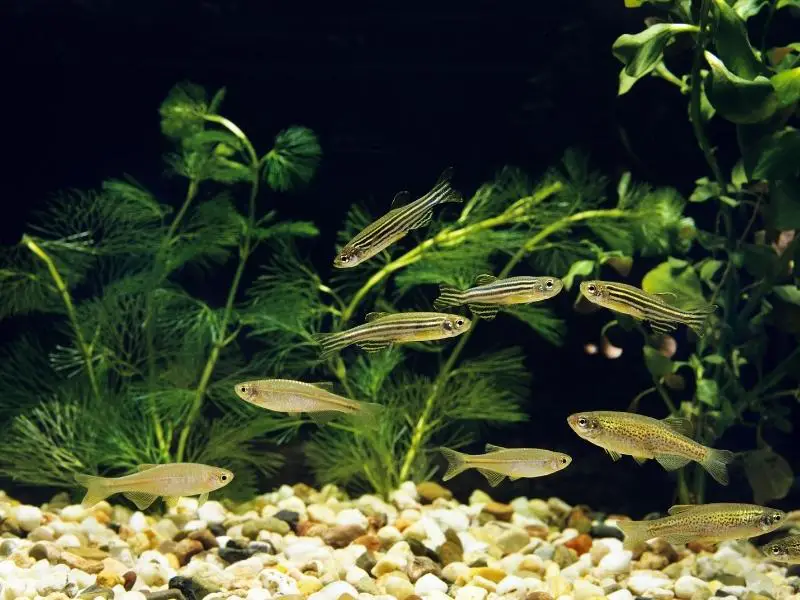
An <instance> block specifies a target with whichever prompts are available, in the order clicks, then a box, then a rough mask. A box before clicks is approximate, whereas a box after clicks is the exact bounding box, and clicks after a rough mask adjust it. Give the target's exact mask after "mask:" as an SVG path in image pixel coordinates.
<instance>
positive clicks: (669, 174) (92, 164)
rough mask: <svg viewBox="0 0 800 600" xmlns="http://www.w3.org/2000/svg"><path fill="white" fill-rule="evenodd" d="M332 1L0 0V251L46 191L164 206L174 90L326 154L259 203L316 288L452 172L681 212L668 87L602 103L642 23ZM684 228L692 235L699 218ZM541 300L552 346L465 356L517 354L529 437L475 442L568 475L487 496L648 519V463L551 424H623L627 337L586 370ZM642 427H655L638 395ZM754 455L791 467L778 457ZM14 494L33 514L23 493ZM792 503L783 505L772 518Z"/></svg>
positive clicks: (683, 180)
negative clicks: (284, 233)
mask: <svg viewBox="0 0 800 600" xmlns="http://www.w3.org/2000/svg"><path fill="white" fill-rule="evenodd" d="M336 4H337V6H336V8H335V10H334V9H333V8H322V9H320V8H319V7H318V6H317V5H316V4H313V3H303V2H295V3H274V2H256V1H252V2H245V1H243V0H227V1H212V0H208V1H196V2H188V1H168V0H160V1H158V2H155V1H151V2H113V1H112V0H106V1H102V0H97V1H92V0H84V1H77V0H73V1H59V2H55V1H52V0H39V1H34V0H18V1H14V0H11V1H9V0H5V2H2V8H0V51H1V52H2V54H0V55H2V57H3V69H2V73H0V75H1V77H2V78H1V79H0V86H1V88H0V89H2V94H1V95H0V103H1V104H0V108H2V113H1V114H2V115H3V132H4V134H5V135H4V139H3V141H4V144H3V146H4V152H3V155H4V160H3V163H2V164H3V176H2V178H0V206H1V207H2V219H0V242H2V243H3V244H5V245H7V244H13V243H16V242H18V241H19V239H20V236H21V234H22V232H23V230H24V227H25V225H26V223H27V222H29V221H30V220H31V218H32V211H34V210H35V209H37V208H41V207H42V206H43V205H44V203H45V202H46V201H47V200H48V198H49V197H50V196H51V195H53V194H54V193H56V192H58V191H61V190H65V189H68V188H78V189H91V188H93V187H96V186H97V185H99V183H100V182H101V181H102V180H103V179H105V178H109V177H119V176H121V175H123V174H124V173H130V174H131V175H133V176H134V177H136V179H138V180H139V181H141V182H142V183H143V184H144V185H145V186H146V187H148V188H149V189H151V190H153V191H155V192H157V193H158V194H159V195H161V197H162V198H163V199H164V200H167V199H169V198H171V199H172V201H173V202H175V201H177V199H178V198H179V196H180V194H181V193H182V191H181V189H180V187H179V186H180V182H178V181H170V180H166V179H164V178H163V177H162V175H163V171H164V163H163V161H162V159H161V156H162V154H163V153H164V152H165V151H167V150H168V148H169V147H168V144H167V142H166V141H165V140H164V139H163V137H162V136H161V133H160V131H159V120H158V113H157V109H158V106H159V104H160V102H161V101H162V100H163V98H164V97H165V95H166V93H167V92H168V90H169V89H170V88H171V87H172V86H173V85H174V84H175V83H177V82H179V81H184V80H188V81H192V82H195V83H198V84H201V85H203V86H205V87H206V88H207V89H209V90H211V91H213V90H215V89H217V88H219V87H221V86H226V87H227V90H228V95H227V98H226V101H225V103H224V105H223V106H224V110H223V112H224V114H225V115H226V116H229V117H230V118H232V119H233V120H234V121H235V122H236V123H238V124H239V125H240V126H242V127H243V128H244V129H245V131H246V132H247V133H248V135H249V136H250V137H251V139H252V140H253V142H254V144H255V145H256V147H257V148H261V149H262V150H263V149H266V148H268V147H269V145H270V144H271V142H272V139H273V137H274V135H275V133H277V132H278V131H279V130H280V129H282V128H284V127H286V126H287V125H292V124H301V125H305V126H308V127H310V128H312V129H313V130H314V131H315V132H316V133H317V134H318V135H319V137H320V142H321V145H322V148H323V151H324V158H323V161H322V164H321V168H320V170H319V172H318V176H317V177H316V179H315V181H314V183H313V185H312V186H311V189H310V190H308V191H307V192H306V193H304V194H302V195H298V196H288V195H287V196H281V195H273V196H272V197H271V198H270V202H271V203H272V204H273V205H274V206H275V207H276V208H277V209H278V210H279V211H280V213H281V215H283V216H285V217H295V218H305V219H313V220H314V221H316V223H317V224H318V225H320V226H321V228H322V229H323V235H322V236H321V239H320V240H319V241H318V242H317V244H316V250H315V254H314V256H315V257H317V258H318V260H319V264H318V265H317V266H318V267H319V268H320V269H321V270H322V271H323V272H324V270H325V269H327V268H328V264H329V261H330V258H331V256H332V248H333V242H334V234H335V230H336V228H337V226H338V224H339V223H341V221H342V219H343V217H344V214H345V211H346V210H347V208H348V207H349V206H350V204H351V203H353V202H362V203H365V204H366V205H367V206H369V208H370V209H371V211H372V212H373V213H379V212H381V211H383V210H385V209H386V208H388V204H389V201H390V198H391V197H392V196H393V195H394V193H395V192H396V191H398V190H400V189H409V190H411V191H412V193H414V192H419V193H422V192H424V191H426V190H427V189H428V188H429V187H430V186H431V184H432V183H433V182H434V180H435V179H436V177H437V176H438V175H439V173H440V172H441V171H442V169H443V168H444V167H446V166H448V165H453V166H454V167H455V169H456V187H458V188H459V189H460V190H462V191H464V192H465V193H466V194H469V193H470V192H471V191H473V190H474V189H475V188H476V187H477V186H478V185H479V184H480V183H482V182H484V181H486V180H487V179H489V178H491V177H492V176H493V174H494V173H495V172H496V170H497V169H498V168H500V167H502V166H503V165H506V164H511V165H516V166H519V167H521V168H523V169H524V170H526V171H527V172H529V173H531V174H532V175H536V174H538V173H541V172H542V171H544V170H545V169H546V168H547V167H548V166H550V165H553V164H554V163H556V162H557V161H558V160H559V159H560V157H561V156H562V154H563V152H564V150H565V149H566V148H568V147H576V148H580V149H581V150H583V151H585V152H586V153H588V154H589V155H590V157H591V159H592V163H593V165H594V166H595V167H596V168H597V169H599V170H602V171H603V172H604V173H606V174H607V175H608V176H609V177H610V178H611V179H612V180H613V181H615V180H616V178H617V177H618V176H619V174H620V173H621V172H623V171H625V170H631V171H632V172H633V174H634V177H635V178H636V179H638V180H644V181H648V182H650V183H652V184H654V185H672V186H675V187H677V188H678V189H679V190H681V192H683V193H684V194H686V195H688V193H690V192H691V189H692V183H693V181H694V180H695V179H696V178H697V177H700V176H702V175H704V174H705V172H706V169H705V164H704V162H703V157H702V155H701V154H700V152H699V150H698V149H697V145H696V143H695V141H694V138H693V136H692V132H691V129H690V126H689V123H688V121H687V119H686V100H685V98H682V97H681V96H680V94H679V93H678V92H677V91H676V90H675V89H674V88H673V87H671V86H669V85H668V84H666V83H664V82H662V81H658V80H645V81H643V82H641V83H639V84H637V86H636V88H635V89H634V91H633V92H632V93H631V94H629V95H628V96H626V97H624V98H617V97H616V89H617V73H618V71H619V67H620V65H619V63H618V62H617V61H616V59H614V57H613V56H612V55H611V51H610V47H611V44H612V43H613V41H614V39H615V38H616V37H617V36H619V35H620V34H622V33H626V32H636V31H639V30H640V29H642V27H643V25H642V21H643V19H644V17H645V16H647V14H648V13H647V12H646V11H643V10H627V9H625V8H624V7H623V0H582V1H581V0H570V1H563V0H562V1H556V0H552V1H544V0H540V1H537V2H518V3H502V6H500V3H497V2H459V3H434V2H429V3H426V4H415V3H406V2H404V3H402V4H400V3H392V4H390V3H380V2H374V3H371V4H373V7H372V8H369V9H354V8H347V7H344V8H343V7H341V6H338V4H339V3H336ZM376 6H386V8H376ZM717 129H719V131H718V130H717ZM712 135H713V136H714V139H715V141H716V143H718V144H719V146H720V153H721V156H722V158H723V160H724V159H725V157H726V156H727V155H732V153H735V150H736V149H735V146H734V140H733V138H732V137H731V132H730V131H729V130H728V129H727V128H725V127H724V126H723V125H720V124H716V125H715V127H714V129H713V130H712ZM624 139H627V143H623V140H624ZM695 216H696V217H697V218H698V219H699V220H702V219H703V213H702V209H701V211H700V212H699V213H695ZM639 268H641V266H639ZM254 272H255V268H254V269H253V271H251V272H250V273H249V274H248V275H249V276H252V275H253V273H254ZM220 287H223V286H214V285H213V284H212V283H211V282H208V284H207V288H208V289H207V296H208V297H210V298H212V299H213V298H215V297H216V295H217V294H218V293H219V292H218V291H215V290H219V288H220ZM0 293H1V292H0ZM554 305H555V306H556V308H557V310H558V312H559V313H560V314H562V315H563V316H565V318H567V319H569V323H570V334H569V339H568V342H567V344H566V345H565V347H564V348H563V349H560V350H557V351H554V349H553V348H551V347H549V346H546V345H545V344H544V343H543V342H541V341H540V340H539V339H537V338H533V339H532V336H531V335H530V334H528V333H527V332H525V331H523V332H520V331H519V328H518V327H515V323H516V322H513V321H511V320H510V319H507V318H501V319H498V321H496V322H495V324H493V326H492V328H491V332H490V333H487V330H489V328H484V331H482V332H481V333H480V335H478V336H476V338H475V341H474V342H473V343H474V344H477V345H478V346H476V347H479V346H480V345H481V344H483V343H487V344H491V343H492V342H495V343H502V344H506V343H509V341H512V340H513V341H518V342H519V343H522V344H523V345H525V347H526V351H527V352H528V356H529V357H530V358H529V365H530V368H531V371H532V373H533V376H534V384H533V394H532V397H531V399H530V404H529V412H530V415H531V419H530V422H529V423H527V424H525V425H522V426H519V427H515V428H512V429H511V430H510V431H502V432H498V433H497V434H496V435H495V436H489V437H491V438H492V441H499V442H500V443H501V444H503V445H530V446H536V447H543V448H553V449H558V450H562V451H565V452H568V453H569V454H571V455H572V456H573V457H574V459H575V460H574V462H573V464H572V465H571V466H570V467H569V469H567V470H566V471H564V472H561V473H558V474H556V475H554V476H552V477H549V478H546V479H541V480H528V481H525V480H522V481H518V482H516V483H513V484H511V483H506V484H504V485H503V486H501V487H500V488H498V489H497V490H496V491H493V492H492V493H493V494H494V495H496V496H497V497H498V498H500V499H509V498H511V497H514V496H516V495H520V494H525V495H528V496H530V497H535V496H542V497H547V496H550V495H558V496H561V497H563V498H565V499H566V500H567V501H569V502H571V503H586V504H589V505H592V506H594V507H596V508H599V509H605V510H612V511H625V512H629V513H631V514H634V515H641V514H643V513H646V512H648V511H651V510H664V509H665V508H666V507H667V506H668V505H669V504H670V502H671V500H672V492H673V489H674V480H673V476H672V475H670V474H667V473H666V472H665V471H664V470H663V469H661V468H660V467H659V466H657V465H656V464H655V463H654V462H651V463H648V464H647V465H646V466H643V467H639V466H637V465H636V464H635V463H634V462H633V460H631V459H625V460H622V461H620V462H619V463H613V462H612V461H611V460H610V459H609V458H608V457H607V456H606V455H605V454H604V453H603V452H602V450H601V449H599V448H597V447H595V446H591V445H589V444H587V443H586V442H583V441H581V440H579V439H578V438H577V437H576V436H575V435H574V434H573V433H572V432H571V431H570V430H569V428H568V427H567V425H566V423H565V421H564V419H565V417H566V416H567V415H568V414H569V413H571V412H575V411H579V410H584V409H602V408H606V409H619V410H624V409H625V407H626V406H627V405H628V403H629V402H630V400H631V399H632V398H633V396H635V395H636V394H637V393H638V392H639V391H640V390H642V389H644V388H646V387H648V386H649V385H650V378H649V375H648V374H647V372H646V370H645V369H644V366H643V363H642V361H641V356H640V352H641V349H640V347H641V342H640V340H639V339H638V338H635V337H631V338H630V339H625V338H622V339H620V340H619V341H618V343H620V344H621V345H623V346H624V347H625V348H626V350H625V352H624V354H623V356H622V357H621V358H620V359H618V360H615V361H610V360H607V359H605V358H602V357H601V356H587V355H586V354H585V353H584V351H583V346H584V344H585V343H586V342H587V341H597V340H596V338H597V335H598V331H599V327H600V326H601V325H602V324H603V323H604V322H605V321H606V320H607V315H603V314H594V315H577V314H574V313H572V298H571V297H569V296H568V295H566V294H562V295H561V296H559V297H558V298H556V301H555V302H554ZM17 329H18V328H17ZM15 333H17V331H16V330H15V328H14V327H13V326H9V325H5V326H4V327H3V328H2V329H0V335H3V336H4V339H7V338H8V337H9V336H11V335H14V334H15ZM0 341H3V339H0ZM679 341H683V340H679ZM642 410H643V412H645V413H647V414H651V415H652V416H664V414H663V413H664V410H663V406H662V405H661V403H660V401H659V400H657V398H655V397H649V398H648V399H647V400H645V401H644V402H643V404H642ZM752 437H753V436H752V432H750V431H737V430H736V429H734V430H732V431H731V432H729V433H728V434H727V435H726V436H725V437H724V438H723V439H722V440H720V442H719V444H718V445H719V446H720V447H726V448H731V449H732V450H745V449H749V448H752V446H753V439H752ZM770 441H771V442H774V443H775V448H776V450H778V451H780V452H783V453H784V454H785V455H786V456H787V457H789V458H790V459H792V458H795V459H796V458H800V457H799V456H798V450H796V449H794V448H792V447H791V445H790V443H789V440H784V441H783V442H782V443H779V440H770ZM474 450H476V451H478V450H479V449H478V448H477V447H476V448H474ZM287 452H288V453H289V460H288V463H287V468H286V469H284V471H283V472H282V474H281V478H282V479H283V480H285V481H288V482H290V483H291V482H294V481H297V480H300V479H303V480H307V481H309V480H310V477H309V474H308V472H307V471H306V470H305V469H304V467H303V466H302V454H301V448H300V447H299V446H294V447H291V448H289V449H288V450H287ZM794 462H795V464H796V461H794ZM9 485H10V484H8V483H6V487H7V488H8V487H9ZM448 485H450V487H451V488H452V489H454V490H455V491H456V492H457V494H458V495H459V496H460V497H461V498H462V499H466V496H468V494H469V492H470V491H471V489H473V488H474V487H475V486H480V487H483V488H484V489H487V486H486V484H485V481H484V480H483V479H482V478H481V477H480V475H477V474H476V473H475V472H469V473H467V474H464V475H462V476H460V477H458V478H457V479H454V480H452V481H450V482H449V484H448ZM11 491H12V494H16V495H18V496H21V497H28V498H29V499H42V498H41V497H39V496H37V494H39V495H41V492H36V491H35V490H27V489H24V488H13V486H12V489H11ZM708 499H709V500H731V501H734V500H742V501H749V500H751V496H750V491H749V487H748V485H747V482H746V481H745V479H744V477H743V475H742V473H741V472H735V473H734V480H733V482H732V483H731V485H730V486H729V487H728V488H721V487H720V486H717V485H716V484H714V483H713V482H709V491H708ZM798 499H800V496H798V494H797V490H796V489H795V490H793V494H792V495H791V496H790V497H788V498H787V499H785V500H784V501H782V502H779V503H776V505H779V506H782V507H789V506H792V505H793V504H796V503H797V500H798Z"/></svg>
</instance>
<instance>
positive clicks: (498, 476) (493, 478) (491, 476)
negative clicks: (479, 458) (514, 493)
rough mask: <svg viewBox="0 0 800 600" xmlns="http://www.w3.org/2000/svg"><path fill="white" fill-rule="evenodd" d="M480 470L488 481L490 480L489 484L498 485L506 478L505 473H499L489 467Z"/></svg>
mask: <svg viewBox="0 0 800 600" xmlns="http://www.w3.org/2000/svg"><path fill="white" fill-rule="evenodd" d="M478 472H479V473H480V474H481V475H483V476H484V477H486V481H488V482H489V485H490V486H492V487H497V486H498V485H499V484H500V482H501V481H503V479H505V478H506V476H505V475H503V474H502V473H498V472H496V471H490V470H489V469H478Z"/></svg>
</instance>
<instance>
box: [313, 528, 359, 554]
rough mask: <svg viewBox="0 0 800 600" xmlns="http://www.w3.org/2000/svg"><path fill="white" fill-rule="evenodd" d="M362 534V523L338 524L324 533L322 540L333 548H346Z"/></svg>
mask: <svg viewBox="0 0 800 600" xmlns="http://www.w3.org/2000/svg"><path fill="white" fill-rule="evenodd" d="M362 535H364V528H363V527H361V525H337V526H336V527H331V528H330V529H328V530H327V531H326V532H325V533H323V534H322V541H324V542H325V543H326V544H327V545H328V546H330V547H331V548H344V547H345V546H348V545H350V542H352V541H353V540H355V539H356V538H357V537H359V536H362Z"/></svg>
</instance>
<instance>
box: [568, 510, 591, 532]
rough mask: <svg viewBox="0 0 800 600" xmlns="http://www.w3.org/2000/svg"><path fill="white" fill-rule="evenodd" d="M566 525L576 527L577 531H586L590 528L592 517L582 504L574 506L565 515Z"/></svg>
mask: <svg viewBox="0 0 800 600" xmlns="http://www.w3.org/2000/svg"><path fill="white" fill-rule="evenodd" d="M567 527H571V528H572V529H577V530H578V533H588V532H589V530H590V529H591V528H592V519H591V518H590V517H589V515H588V514H587V511H586V509H585V508H584V507H582V506H576V507H575V508H573V509H572V510H571V511H569V515H567Z"/></svg>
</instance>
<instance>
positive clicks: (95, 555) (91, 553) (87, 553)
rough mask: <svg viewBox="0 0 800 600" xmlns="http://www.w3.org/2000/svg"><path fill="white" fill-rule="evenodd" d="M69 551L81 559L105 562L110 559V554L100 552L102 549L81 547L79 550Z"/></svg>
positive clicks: (71, 549)
mask: <svg viewBox="0 0 800 600" xmlns="http://www.w3.org/2000/svg"><path fill="white" fill-rule="evenodd" d="M69 551H70V552H71V553H72V554H74V555H75V556H80V557H81V558H87V559H89V560H103V559H104V558H108V557H109V554H108V552H106V551H105V550H100V548H88V547H85V546H81V547H79V548H70V549H69Z"/></svg>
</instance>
